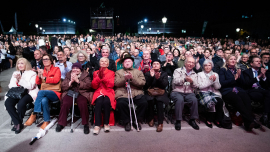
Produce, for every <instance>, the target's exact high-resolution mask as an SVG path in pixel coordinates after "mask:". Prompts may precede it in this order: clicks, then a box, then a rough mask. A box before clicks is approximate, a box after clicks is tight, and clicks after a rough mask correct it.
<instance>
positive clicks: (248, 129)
mask: <svg viewBox="0 0 270 152" xmlns="http://www.w3.org/2000/svg"><path fill="white" fill-rule="evenodd" d="M255 125H256V124H255V122H251V123H249V124H244V126H245V129H246V130H247V131H252V129H253V128H254V127H255Z"/></svg>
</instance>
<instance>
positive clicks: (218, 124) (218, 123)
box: [214, 121, 222, 128]
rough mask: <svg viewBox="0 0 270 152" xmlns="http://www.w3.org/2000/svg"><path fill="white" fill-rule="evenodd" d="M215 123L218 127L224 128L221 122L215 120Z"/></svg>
mask: <svg viewBox="0 0 270 152" xmlns="http://www.w3.org/2000/svg"><path fill="white" fill-rule="evenodd" d="M214 124H215V125H216V126H217V127H218V128H222V126H221V122H217V121H214Z"/></svg>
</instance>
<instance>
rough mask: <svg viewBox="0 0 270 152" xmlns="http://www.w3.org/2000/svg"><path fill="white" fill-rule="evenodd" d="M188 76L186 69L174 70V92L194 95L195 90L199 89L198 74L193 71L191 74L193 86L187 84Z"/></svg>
mask: <svg viewBox="0 0 270 152" xmlns="http://www.w3.org/2000/svg"><path fill="white" fill-rule="evenodd" d="M186 76H187V72H186V68H185V67H182V68H178V69H176V70H174V73H173V84H172V86H173V91H175V92H181V93H194V90H196V89H197V87H198V83H197V74H196V73H195V72H194V71H193V70H192V71H191V73H190V77H191V79H192V80H193V83H192V84H189V83H188V82H185V78H186Z"/></svg>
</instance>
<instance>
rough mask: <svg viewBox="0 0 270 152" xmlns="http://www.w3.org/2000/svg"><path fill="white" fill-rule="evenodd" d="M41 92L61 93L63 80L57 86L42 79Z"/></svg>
mask: <svg viewBox="0 0 270 152" xmlns="http://www.w3.org/2000/svg"><path fill="white" fill-rule="evenodd" d="M40 90H52V91H56V92H61V80H60V81H59V82H58V83H57V84H51V83H46V82H45V80H43V79H42V83H41V88H40Z"/></svg>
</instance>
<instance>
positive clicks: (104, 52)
mask: <svg viewBox="0 0 270 152" xmlns="http://www.w3.org/2000/svg"><path fill="white" fill-rule="evenodd" d="M109 55H110V48H108V47H103V48H102V50H101V56H102V57H106V58H109ZM99 60H100V59H98V60H97V61H96V64H95V70H99V68H100V65H99ZM108 69H109V70H112V71H114V72H115V71H116V66H115V61H114V60H112V59H109V66H108Z"/></svg>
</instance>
